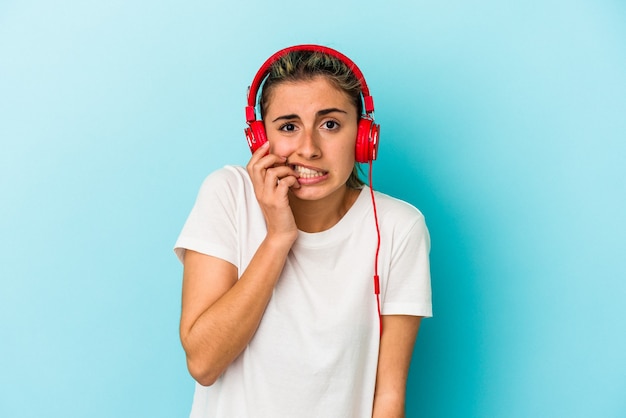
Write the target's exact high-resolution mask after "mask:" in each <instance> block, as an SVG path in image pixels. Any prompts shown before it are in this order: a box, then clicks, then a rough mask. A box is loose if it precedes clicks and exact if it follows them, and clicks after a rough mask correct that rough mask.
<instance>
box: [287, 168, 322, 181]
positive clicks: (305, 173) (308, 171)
mask: <svg viewBox="0 0 626 418" xmlns="http://www.w3.org/2000/svg"><path fill="white" fill-rule="evenodd" d="M291 168H292V169H293V170H294V171H295V172H296V173H298V177H299V178H301V179H313V178H317V177H323V176H325V175H326V174H328V173H327V172H326V171H319V170H314V169H312V168H308V167H303V166H301V165H295V164H294V165H292V166H291Z"/></svg>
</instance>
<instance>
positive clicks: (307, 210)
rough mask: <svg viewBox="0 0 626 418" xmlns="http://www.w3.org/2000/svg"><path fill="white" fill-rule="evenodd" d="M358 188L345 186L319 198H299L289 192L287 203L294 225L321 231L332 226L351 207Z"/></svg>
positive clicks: (311, 231)
mask: <svg viewBox="0 0 626 418" xmlns="http://www.w3.org/2000/svg"><path fill="white" fill-rule="evenodd" d="M359 193H360V190H357V189H351V188H349V187H347V186H346V187H345V188H343V189H341V190H339V191H337V192H336V193H334V194H332V195H331V196H328V197H326V198H324V199H321V200H301V199H298V198H296V197H295V196H293V194H291V193H290V194H289V205H290V206H291V210H292V212H293V216H294V219H295V221H296V225H297V227H298V229H299V230H301V231H304V232H310V233H314V232H322V231H326V230H327V229H330V228H332V227H333V226H335V225H336V224H337V222H339V221H340V220H341V218H343V216H344V215H345V214H346V213H347V212H348V210H349V209H350V208H351V207H352V205H353V204H354V202H355V201H356V199H357V197H358V196H359Z"/></svg>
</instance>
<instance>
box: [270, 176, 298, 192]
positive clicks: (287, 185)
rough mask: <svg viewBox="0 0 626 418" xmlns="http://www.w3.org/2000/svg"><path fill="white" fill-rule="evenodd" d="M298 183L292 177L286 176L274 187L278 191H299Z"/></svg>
mask: <svg viewBox="0 0 626 418" xmlns="http://www.w3.org/2000/svg"><path fill="white" fill-rule="evenodd" d="M300 187H301V186H300V183H298V179H297V178H296V177H294V176H287V177H283V178H281V179H280V180H279V181H278V184H277V185H276V188H277V189H280V190H288V189H291V188H293V189H299V188H300Z"/></svg>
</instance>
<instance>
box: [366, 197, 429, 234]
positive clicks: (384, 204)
mask: <svg viewBox="0 0 626 418" xmlns="http://www.w3.org/2000/svg"><path fill="white" fill-rule="evenodd" d="M374 196H375V198H376V209H377V212H378V216H379V218H381V219H384V220H385V221H386V222H392V223H398V224H402V225H404V226H408V225H410V224H415V223H425V220H424V215H423V214H422V212H421V211H420V210H419V209H418V208H416V207H415V206H413V205H412V204H410V203H409V202H406V201H404V200H400V199H398V198H395V197H392V196H389V195H388V194H385V193H382V192H374Z"/></svg>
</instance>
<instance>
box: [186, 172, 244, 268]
mask: <svg viewBox="0 0 626 418" xmlns="http://www.w3.org/2000/svg"><path fill="white" fill-rule="evenodd" d="M238 181H240V180H239V179H238V178H237V175H236V173H235V172H234V171H233V170H230V169H227V168H224V169H221V170H217V171H215V172H213V173H211V174H210V175H209V176H208V177H207V178H206V179H205V180H204V182H203V183H202V186H201V188H200V191H199V193H198V197H197V198H196V202H195V204H194V206H193V209H192V210H191V213H190V214H189V217H188V218H187V221H186V222H185V225H184V227H183V229H182V231H181V233H180V235H179V237H178V240H177V241H176V244H175V246H174V252H175V253H176V255H177V256H178V258H179V260H180V261H181V262H183V261H184V257H185V250H187V249H189V250H193V251H197V252H200V253H203V254H207V255H210V256H213V257H217V258H221V259H223V260H226V261H228V262H229V263H231V264H233V265H237V260H238V256H237V250H238V246H237V232H236V228H237V220H236V216H237V203H236V191H235V190H234V188H233V185H234V184H236V183H237V182H238Z"/></svg>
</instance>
